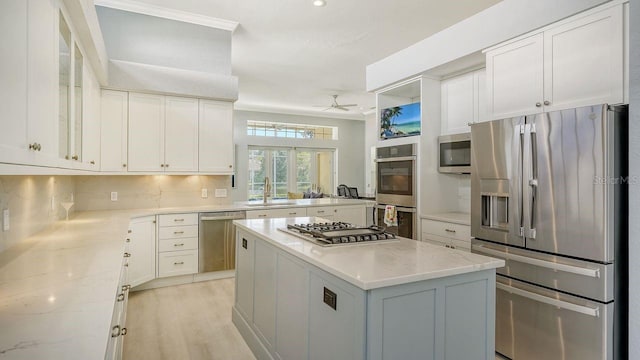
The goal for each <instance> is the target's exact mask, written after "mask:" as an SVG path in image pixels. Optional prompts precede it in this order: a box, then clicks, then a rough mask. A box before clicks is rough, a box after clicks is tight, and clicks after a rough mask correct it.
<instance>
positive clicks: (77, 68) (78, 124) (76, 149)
mask: <svg viewBox="0 0 640 360" xmlns="http://www.w3.org/2000/svg"><path fill="white" fill-rule="evenodd" d="M73 50H74V51H73V59H74V66H73V68H74V76H73V83H74V87H73V100H74V106H73V107H74V114H73V115H74V119H73V127H72V129H71V133H72V134H73V138H72V140H73V147H72V149H73V151H72V152H71V153H72V155H71V158H72V159H73V160H77V161H82V120H83V119H82V110H83V109H82V106H83V104H82V97H83V91H82V67H83V62H82V61H83V58H82V53H81V52H80V49H79V48H78V45H77V44H76V45H75V46H74V47H73Z"/></svg>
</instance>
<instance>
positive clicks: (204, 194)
mask: <svg viewBox="0 0 640 360" xmlns="http://www.w3.org/2000/svg"><path fill="white" fill-rule="evenodd" d="M200 196H202V198H203V199H206V198H208V197H209V190H207V189H206V188H203V189H202V193H201V194H200Z"/></svg>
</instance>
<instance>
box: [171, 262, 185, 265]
mask: <svg viewBox="0 0 640 360" xmlns="http://www.w3.org/2000/svg"><path fill="white" fill-rule="evenodd" d="M173 265H184V261H176V262H174V263H173Z"/></svg>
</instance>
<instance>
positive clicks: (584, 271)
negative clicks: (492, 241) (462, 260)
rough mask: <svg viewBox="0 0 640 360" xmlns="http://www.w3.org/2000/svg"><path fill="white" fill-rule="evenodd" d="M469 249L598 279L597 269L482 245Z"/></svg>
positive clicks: (598, 272) (598, 271)
mask: <svg viewBox="0 0 640 360" xmlns="http://www.w3.org/2000/svg"><path fill="white" fill-rule="evenodd" d="M471 247H472V248H473V250H476V251H478V252H480V253H483V254H487V255H493V256H495V257H498V258H501V259H505V260H513V261H517V262H521V263H525V264H529V265H533V266H539V267H543V268H547V269H551V270H554V271H563V272H568V273H572V274H576V275H583V276H589V277H592V278H599V277H600V270H599V269H589V268H583V267H579V266H573V265H567V264H559V263H556V262H552V261H545V260H540V259H536V258H532V257H528V256H523V255H517V254H511V253H507V252H503V251H499V250H493V249H490V248H488V247H486V246H484V245H475V244H474V245H472V246H471Z"/></svg>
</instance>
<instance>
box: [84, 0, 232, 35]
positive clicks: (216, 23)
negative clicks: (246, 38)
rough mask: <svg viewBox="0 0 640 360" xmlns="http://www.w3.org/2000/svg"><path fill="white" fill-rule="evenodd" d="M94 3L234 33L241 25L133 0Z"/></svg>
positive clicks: (97, 0) (104, 0)
mask: <svg viewBox="0 0 640 360" xmlns="http://www.w3.org/2000/svg"><path fill="white" fill-rule="evenodd" d="M94 3H95V5H96V6H102V7H108V8H111V9H117V10H123V11H129V12H133V13H137V14H143V15H149V16H155V17H159V18H163V19H169V20H175V21H181V22H186V23H190V24H196V25H201V26H206V27H210V28H215V29H221V30H227V31H231V32H232V33H233V32H234V31H235V30H236V28H237V27H238V25H239V23H238V22H237V21H231V20H225V19H218V18H214V17H210V16H205V15H200V14H195V13H190V12H186V11H181V10H175V9H171V8H166V7H161V6H156V5H151V4H147V3H143V2H139V1H133V0H95V1H94Z"/></svg>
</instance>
